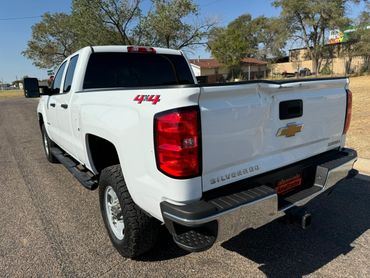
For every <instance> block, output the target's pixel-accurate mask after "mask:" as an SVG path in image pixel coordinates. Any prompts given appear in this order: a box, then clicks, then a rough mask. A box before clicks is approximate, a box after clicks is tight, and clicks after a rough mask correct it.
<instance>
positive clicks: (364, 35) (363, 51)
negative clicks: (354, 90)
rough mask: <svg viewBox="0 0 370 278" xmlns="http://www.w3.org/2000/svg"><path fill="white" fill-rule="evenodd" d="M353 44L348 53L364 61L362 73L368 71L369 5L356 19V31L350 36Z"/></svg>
mask: <svg viewBox="0 0 370 278" xmlns="http://www.w3.org/2000/svg"><path fill="white" fill-rule="evenodd" d="M351 37H352V38H353V40H354V43H353V44H352V45H351V49H350V51H351V52H352V55H353V56H362V57H363V59H364V64H363V68H362V70H363V71H368V72H369V71H370V4H367V10H366V11H363V12H362V13H361V15H360V16H359V18H358V26H357V27H356V31H355V32H354V34H352V35H351Z"/></svg>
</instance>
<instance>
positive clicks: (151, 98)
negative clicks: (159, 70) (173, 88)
mask: <svg viewBox="0 0 370 278" xmlns="http://www.w3.org/2000/svg"><path fill="white" fill-rule="evenodd" d="M160 97H161V96H160V95H137V96H136V97H135V98H134V101H137V103H138V104H141V103H142V102H143V101H146V102H151V103H152V104H153V105H156V104H157V103H158V102H159V101H161V99H160Z"/></svg>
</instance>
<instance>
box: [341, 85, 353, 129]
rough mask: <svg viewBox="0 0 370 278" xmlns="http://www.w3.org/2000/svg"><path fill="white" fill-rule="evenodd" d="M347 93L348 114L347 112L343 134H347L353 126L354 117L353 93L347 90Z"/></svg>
mask: <svg viewBox="0 0 370 278" xmlns="http://www.w3.org/2000/svg"><path fill="white" fill-rule="evenodd" d="M346 92H347V112H346V119H345V122H344V129H343V134H346V133H347V131H348V129H349V125H350V124H351V117H352V92H351V91H350V90H346Z"/></svg>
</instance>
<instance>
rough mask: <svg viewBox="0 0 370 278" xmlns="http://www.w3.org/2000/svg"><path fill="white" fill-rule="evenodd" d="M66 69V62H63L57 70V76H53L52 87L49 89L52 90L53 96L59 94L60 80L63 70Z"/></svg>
mask: <svg viewBox="0 0 370 278" xmlns="http://www.w3.org/2000/svg"><path fill="white" fill-rule="evenodd" d="M65 67H66V62H64V63H63V64H62V65H61V66H60V67H59V69H58V72H57V74H56V75H55V78H54V82H53V86H52V87H51V89H52V90H53V93H54V94H59V93H60V87H61V85H62V78H63V73H64V69H65Z"/></svg>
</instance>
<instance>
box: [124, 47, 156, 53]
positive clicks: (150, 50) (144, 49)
mask: <svg viewBox="0 0 370 278" xmlns="http://www.w3.org/2000/svg"><path fill="white" fill-rule="evenodd" d="M127 52H136V53H156V50H155V49H154V48H153V47H145V46H128V47H127Z"/></svg>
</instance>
